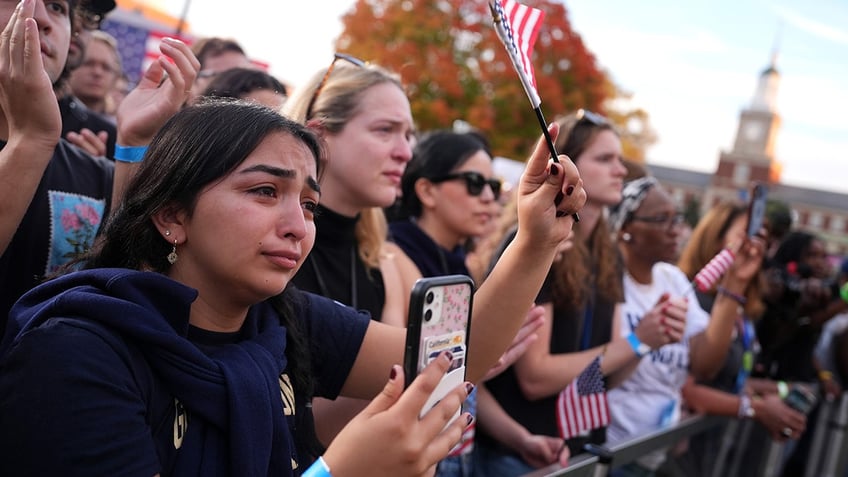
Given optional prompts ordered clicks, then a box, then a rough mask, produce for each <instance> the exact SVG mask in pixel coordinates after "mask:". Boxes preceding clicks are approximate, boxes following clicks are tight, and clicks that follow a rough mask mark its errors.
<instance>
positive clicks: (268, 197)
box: [169, 132, 319, 306]
mask: <svg viewBox="0 0 848 477" xmlns="http://www.w3.org/2000/svg"><path fill="white" fill-rule="evenodd" d="M315 176H316V167H315V160H314V158H313V156H312V154H311V153H310V151H309V149H308V148H307V147H306V146H305V145H304V144H303V143H301V142H300V141H299V140H297V139H294V138H293V137H292V136H290V135H288V134H285V133H281V132H275V133H272V134H270V135H269V136H267V137H266V138H265V139H264V140H263V141H262V142H261V143H260V144H259V146H258V147H257V148H256V150H254V151H253V153H251V154H250V156H248V157H247V159H246V160H245V161H244V162H243V163H241V164H240V165H239V166H238V167H237V168H236V169H235V170H234V171H233V172H232V173H230V174H229V175H227V176H226V177H224V178H223V179H222V180H221V181H219V182H215V183H212V184H211V185H209V186H208V187H207V188H206V189H204V190H203V191H202V192H201V193H200V194H199V195H198V198H197V201H196V206H195V208H194V210H193V212H192V213H191V214H190V215H189V214H186V213H181V217H180V218H181V221H182V224H183V225H182V226H181V229H182V230H181V233H182V234H184V235H185V242H184V243H181V244H180V245H179V246H178V247H177V253H178V254H179V260H178V261H177V262H176V263H175V264H174V265H173V266H172V268H171V270H170V272H169V275H170V276H171V277H172V278H174V279H176V280H178V281H180V282H182V283H185V284H187V285H188V286H191V287H193V288H196V289H197V290H198V291H199V293H200V297H201V298H203V299H206V300H207V301H213V302H215V301H217V302H226V303H229V304H233V303H235V304H238V305H245V306H250V305H252V304H255V303H258V302H260V301H262V300H264V299H266V298H269V297H271V296H274V295H276V294H278V293H280V292H281V291H282V290H283V289H284V288H285V287H286V285H287V284H288V282H289V281H290V280H291V278H292V276H294V274H295V272H296V271H297V270H298V268H299V267H300V265H301V264H302V263H303V260H304V258H305V257H306V255H307V254H308V253H309V251H310V250H311V249H312V245H313V243H314V240H315V225H314V223H313V216H312V214H313V211H314V208H315V206H316V205H317V203H318V199H319V193H318V191H317V189H318V186H317V183H316V182H315Z"/></svg>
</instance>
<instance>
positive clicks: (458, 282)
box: [403, 275, 474, 416]
mask: <svg viewBox="0 0 848 477" xmlns="http://www.w3.org/2000/svg"><path fill="white" fill-rule="evenodd" d="M473 289H474V285H473V282H472V281H471V279H470V278H469V277H467V276H465V275H448V276H443V277H428V278H422V279H420V280H418V281H417V282H415V285H414V286H413V288H412V294H411V297H410V304H409V321H408V325H407V332H406V350H405V354H404V360H403V361H404V363H403V365H404V366H403V368H404V375H405V379H406V386H407V387H408V386H409V385H410V384H411V383H412V381H413V380H414V379H415V377H416V376H418V374H419V373H420V372H421V371H422V370H423V369H424V367H426V366H427V364H429V363H430V362H431V361H432V360H434V359H436V358H437V357H438V356H439V354H440V353H441V352H443V351H449V352H450V353H451V355H452V363H451V366H450V368H449V369H448V372H447V374H445V376H444V378H442V380H441V382H440V383H439V385H438V386H437V387H436V390H435V391H434V392H433V394H432V395H431V396H430V399H428V400H427V402H426V403H425V405H424V407H423V408H422V410H421V416H423V415H424V414H426V413H427V411H429V410H430V408H431V407H432V406H433V405H435V403H437V402H438V401H439V400H440V399H441V398H442V397H443V396H444V395H445V394H446V393H448V392H449V391H450V390H452V389H454V388H455V387H456V386H459V385H460V384H462V383H463V382H464V381H465V366H466V353H467V352H468V332H469V323H470V317H471V302H472V297H473ZM456 415H457V416H459V409H457V413H456Z"/></svg>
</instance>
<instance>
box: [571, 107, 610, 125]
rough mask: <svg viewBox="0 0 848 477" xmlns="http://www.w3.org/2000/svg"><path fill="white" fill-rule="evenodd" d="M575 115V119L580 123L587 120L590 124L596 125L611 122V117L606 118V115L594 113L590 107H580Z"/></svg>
mask: <svg viewBox="0 0 848 477" xmlns="http://www.w3.org/2000/svg"><path fill="white" fill-rule="evenodd" d="M574 117H575V119H577V122H578V123H580V122H587V123H589V124H594V125H595V126H604V125H606V124H609V119H607V118H605V117H604V116H601V115H600V114H598V113H593V112H592V111H589V110H588V109H582V108H581V109H578V110H577V112H576V113H575V114H574Z"/></svg>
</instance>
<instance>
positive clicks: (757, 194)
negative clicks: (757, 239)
mask: <svg viewBox="0 0 848 477" xmlns="http://www.w3.org/2000/svg"><path fill="white" fill-rule="evenodd" d="M767 199H768V194H767V191H766V186H764V185H762V184H760V183H758V182H757V183H754V185H753V186H752V187H751V200H750V201H749V202H748V225H747V227H745V232H746V233H747V235H748V237H753V236H754V235H757V233H758V232H759V231H760V229H761V228H762V227H763V219H764V218H765V215H766V200H767Z"/></svg>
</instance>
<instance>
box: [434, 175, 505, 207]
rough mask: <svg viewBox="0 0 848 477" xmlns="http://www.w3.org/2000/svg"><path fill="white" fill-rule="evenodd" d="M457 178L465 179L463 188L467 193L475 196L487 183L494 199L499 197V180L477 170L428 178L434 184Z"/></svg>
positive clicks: (481, 191)
mask: <svg viewBox="0 0 848 477" xmlns="http://www.w3.org/2000/svg"><path fill="white" fill-rule="evenodd" d="M457 179H462V180H464V181H465V188H466V189H467V190H468V195H471V196H474V197H477V196H478V195H480V194H482V193H483V187H485V186H486V185H487V184H488V185H489V188H490V189H492V195H494V196H495V200H498V199H500V198H501V181H500V180H498V179H495V178H492V179H486V178H485V177H483V174H480V173H479V172H474V171H466V172H454V173H453V174H445V175H443V176H440V177H434V178H432V179H429V180H430V182H432V183H434V184H438V183H439V182H446V181H454V180H457Z"/></svg>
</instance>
